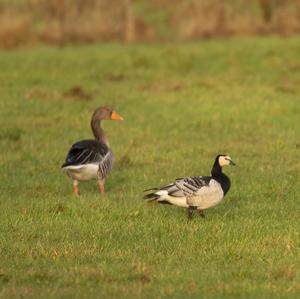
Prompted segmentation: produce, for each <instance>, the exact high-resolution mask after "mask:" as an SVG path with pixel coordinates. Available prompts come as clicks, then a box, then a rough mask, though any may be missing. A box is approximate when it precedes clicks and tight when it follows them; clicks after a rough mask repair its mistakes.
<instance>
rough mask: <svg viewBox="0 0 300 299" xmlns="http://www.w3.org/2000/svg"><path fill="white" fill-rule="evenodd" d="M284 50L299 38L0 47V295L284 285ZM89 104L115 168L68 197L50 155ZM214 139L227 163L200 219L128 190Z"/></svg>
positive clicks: (297, 129) (183, 294)
mask: <svg viewBox="0 0 300 299" xmlns="http://www.w3.org/2000/svg"><path fill="white" fill-rule="evenodd" d="M299 59H300V39H299V38H297V39H275V38H274V39H273V38H268V39H236V40H227V41H225V40H217V41H208V42H201V43H194V44H186V45H176V44H174V45H136V46H121V45H98V46H90V47H79V48H62V49H54V48H46V47H45V48H44V47H40V48H34V49H25V50H24V49H23V50H17V51H14V52H0V65H1V72H0V81H1V85H0V94H1V100H0V126H1V127H0V146H1V155H0V166H1V172H0V182H1V201H0V202H1V209H0V230H1V234H0V244H1V245H0V250H1V251H0V257H1V258H0V288H1V290H0V298H41V296H43V297H44V298H95V297H98V298H121V297H122V298H135V297H143V298H216V299H217V298H289V299H290V298H299V291H300V260H299V245H300V241H299V230H300V224H299V212H300V205H299V195H300V193H299V183H300V179H299V170H300V164H299V162H300V152H299V146H300V139H299V138H300V137H299V136H300V125H299V112H300V105H299V93H300V63H299ZM74 86H78V88H79V87H80V88H81V89H82V92H83V93H85V94H86V95H88V96H81V95H80V94H79V95H77V94H76V93H74V94H73V95H72V92H70V89H72V88H73V87H74ZM78 88H77V89H78ZM104 104H105V105H110V106H112V107H114V108H115V109H116V111H117V112H119V113H120V114H121V115H123V116H124V118H125V121H124V122H106V123H105V124H104V126H105V129H106V131H107V133H108V135H109V139H110V144H111V146H112V148H113V150H114V153H115V156H116V163H115V167H114V169H113V171H112V173H111V175H110V176H109V178H108V179H107V184H106V190H107V193H106V194H105V195H104V196H101V195H99V194H98V190H97V186H96V183H95V182H89V183H83V184H81V185H80V190H81V196H80V198H79V199H78V198H75V197H74V196H73V195H72V192H71V191H72V184H71V181H70V180H69V179H68V178H67V177H66V176H65V175H64V174H63V173H62V171H61V169H60V165H61V164H62V162H63V161H64V158H65V155H66V152H67V150H68V149H69V147H70V145H71V144H72V143H73V142H74V141H77V140H80V139H83V138H86V137H90V136H91V131H90V128H89V121H90V115H91V113H92V112H93V110H94V108H95V107H97V106H99V105H104ZM218 153H228V154H230V155H231V157H232V158H233V160H234V161H235V162H236V163H237V164H238V166H236V167H235V168H234V167H228V168H227V169H226V170H225V172H226V173H227V174H228V175H229V176H230V178H231V180H232V188H231V190H230V191H229V193H228V195H227V196H226V199H225V201H224V202H223V203H222V204H220V205H219V206H217V207H216V208H214V209H211V210H209V211H208V212H207V217H206V219H202V218H200V217H194V219H193V220H192V221H190V222H189V221H188V220H187V217H186V211H185V210H183V209H180V208H176V207H170V206H165V205H158V204H147V203H145V202H144V201H143V199H142V190H143V189H145V188H149V187H153V186H157V185H161V184H164V183H168V182H170V181H172V180H173V179H174V178H176V177H181V176H185V175H207V174H209V172H210V168H211V165H212V162H213V159H214V157H215V155H216V154H218Z"/></svg>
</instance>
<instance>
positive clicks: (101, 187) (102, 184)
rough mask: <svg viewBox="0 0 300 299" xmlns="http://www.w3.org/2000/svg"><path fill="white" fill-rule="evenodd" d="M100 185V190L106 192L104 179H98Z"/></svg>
mask: <svg viewBox="0 0 300 299" xmlns="http://www.w3.org/2000/svg"><path fill="white" fill-rule="evenodd" d="M98 187H99V191H100V193H104V192H105V188H104V181H100V180H99V181H98Z"/></svg>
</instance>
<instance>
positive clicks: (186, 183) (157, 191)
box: [144, 176, 211, 200]
mask: <svg viewBox="0 0 300 299" xmlns="http://www.w3.org/2000/svg"><path fill="white" fill-rule="evenodd" d="M210 180H211V177H205V176H194V177H184V178H178V179H176V180H175V182H174V183H171V184H168V185H165V186H162V187H160V188H154V189H149V190H145V191H152V192H151V193H149V194H147V195H145V196H144V198H145V199H150V200H155V199H157V198H159V197H161V196H165V195H168V196H172V197H178V198H186V197H188V196H193V195H196V194H197V192H199V191H200V190H201V188H203V187H205V186H208V184H209V181H210Z"/></svg>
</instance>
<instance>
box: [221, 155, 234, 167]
mask: <svg viewBox="0 0 300 299" xmlns="http://www.w3.org/2000/svg"><path fill="white" fill-rule="evenodd" d="M216 162H217V163H218V164H219V165H220V167H223V166H228V165H235V163H234V162H233V161H232V159H231V158H230V156H228V155H223V154H220V155H218V156H217V157H216Z"/></svg>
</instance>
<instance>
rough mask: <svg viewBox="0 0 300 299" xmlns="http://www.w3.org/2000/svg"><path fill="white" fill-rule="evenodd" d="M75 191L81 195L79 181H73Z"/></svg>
mask: <svg viewBox="0 0 300 299" xmlns="http://www.w3.org/2000/svg"><path fill="white" fill-rule="evenodd" d="M73 192H74V194H75V195H76V196H79V188H78V181H77V180H74V181H73Z"/></svg>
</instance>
